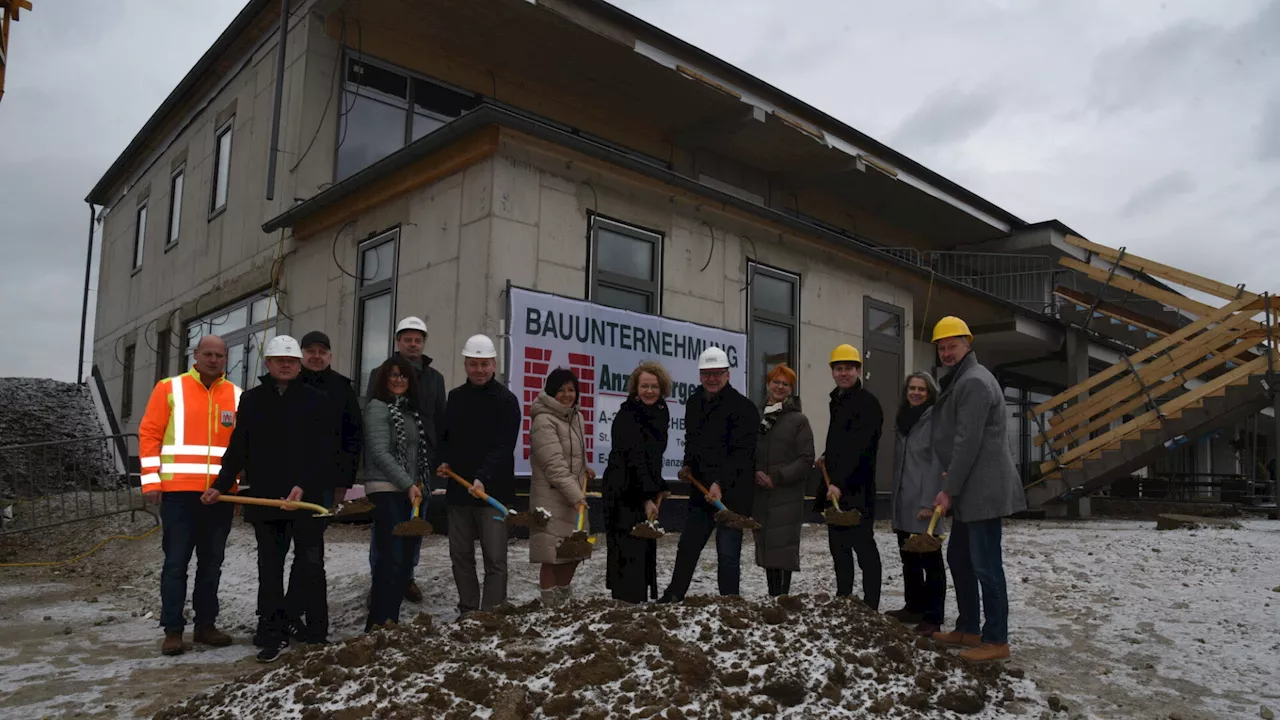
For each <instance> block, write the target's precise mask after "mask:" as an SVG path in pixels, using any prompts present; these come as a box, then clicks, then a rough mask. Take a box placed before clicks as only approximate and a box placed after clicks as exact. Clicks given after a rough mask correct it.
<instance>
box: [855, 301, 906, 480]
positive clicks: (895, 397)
mask: <svg viewBox="0 0 1280 720" xmlns="http://www.w3.org/2000/svg"><path fill="white" fill-rule="evenodd" d="M903 315H904V313H903V310H902V308H900V307H896V306H894V305H889V304H887V303H883V302H880V301H879V300H873V299H872V298H869V297H863V298H862V328H863V332H862V342H863V348H862V381H863V384H864V385H866V388H867V389H868V390H870V391H871V394H872V395H875V396H876V399H877V400H879V401H880V409H881V410H882V411H883V412H884V427H883V428H882V430H881V435H880V451H879V454H878V455H877V457H876V491H877V492H878V493H889V492H890V491H891V490H892V489H893V424H894V421H895V420H896V418H897V415H898V404H899V403H900V402H901V400H902V398H901V394H902V383H903V379H904V377H905V372H906V371H905V369H904V367H903V356H904V354H905V353H904V347H905V345H904V339H903V332H904V328H903Z"/></svg>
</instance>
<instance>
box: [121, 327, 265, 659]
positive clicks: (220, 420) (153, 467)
mask: <svg viewBox="0 0 1280 720" xmlns="http://www.w3.org/2000/svg"><path fill="white" fill-rule="evenodd" d="M194 355H195V364H194V366H193V367H192V368H191V369H190V370H189V371H187V372H185V373H183V374H181V375H177V376H175V377H171V378H166V379H164V380H161V381H160V382H159V383H157V384H156V387H155V389H154V390H152V391H151V400H150V401H149V402H148V403H147V412H146V414H145V415H143V417H142V424H141V425H139V426H138V454H139V457H140V458H141V464H142V492H143V495H144V496H145V497H146V498H147V501H148V502H149V503H152V504H155V503H157V502H158V503H160V521H161V523H162V525H163V526H164V530H163V532H164V535H163V540H162V546H163V547H164V569H163V570H162V571H161V573H160V626H161V627H163V628H164V644H163V645H162V646H161V649H160V651H161V652H162V653H164V654H165V655H181V654H182V652H183V650H184V647H183V644H182V633H183V630H184V629H185V627H186V619H185V618H184V617H183V615H182V609H183V606H184V605H186V602H187V566H188V565H189V564H190V563H191V554H192V552H193V551H194V552H195V555H196V582H195V589H194V591H193V593H192V598H191V605H192V609H193V610H194V611H195V618H194V619H195V632H194V633H192V636H191V639H192V640H193V641H195V642H197V643H201V644H203V645H212V646H215V647H225V646H227V645H230V644H231V636H230V635H228V634H226V633H224V632H222V631H221V630H219V629H218V628H217V626H215V625H214V621H215V620H216V619H217V617H218V583H219V581H220V580H221V579H222V559H223V556H224V554H225V553H226V548H227V535H228V534H230V532H231V519H232V516H233V515H234V512H233V506H232V505H229V504H227V503H219V504H216V505H205V504H203V503H201V502H200V496H201V494H203V493H204V491H205V490H207V489H208V488H209V486H210V485H211V484H213V481H214V480H215V479H216V478H217V477H218V472H219V471H220V470H221V469H222V455H223V453H225V452H226V449H227V444H228V443H229V442H230V441H231V430H232V428H234V427H235V422H236V408H237V407H238V406H239V404H240V392H241V391H240V388H238V387H236V385H235V384H234V383H232V382H231V381H230V380H227V379H226V377H225V375H224V370H225V368H226V366H227V344H226V343H225V342H223V341H222V338H220V337H217V336H216V335H206V336H204V337H203V338H201V339H200V342H199V344H198V345H196V349H195V354H194ZM235 490H236V488H234V487H233V488H232V489H231V492H235Z"/></svg>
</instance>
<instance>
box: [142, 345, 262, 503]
mask: <svg viewBox="0 0 1280 720" xmlns="http://www.w3.org/2000/svg"><path fill="white" fill-rule="evenodd" d="M241 392H242V391H241V390H240V388H239V387H237V386H236V384H235V383H233V382H231V381H230V380H228V379H227V378H226V376H223V377H220V378H218V379H217V380H215V381H214V382H213V386H212V387H208V388H206V387H205V386H204V383H203V382H200V373H198V372H196V370H195V368H194V367H193V368H191V369H190V370H188V371H187V372H185V373H183V374H181V375H177V376H175V377H171V378H165V379H164V380H161V381H160V382H159V383H156V387H155V389H154V390H152V391H151V400H149V401H148V402H147V412H146V414H145V415H143V416H142V424H141V425H139V426H138V455H139V457H140V459H141V461H142V491H143V492H150V491H152V490H161V491H163V492H181V491H189V492H204V491H205V490H207V489H208V488H209V486H210V485H212V484H213V481H214V480H216V479H218V472H219V471H220V470H222V455H223V453H225V452H226V451H227V445H228V444H229V443H230V442H231V431H232V430H233V429H234V428H235V425H236V410H237V409H238V408H239V407H240V393H241ZM235 491H236V487H234V486H233V487H232V488H231V492H235Z"/></svg>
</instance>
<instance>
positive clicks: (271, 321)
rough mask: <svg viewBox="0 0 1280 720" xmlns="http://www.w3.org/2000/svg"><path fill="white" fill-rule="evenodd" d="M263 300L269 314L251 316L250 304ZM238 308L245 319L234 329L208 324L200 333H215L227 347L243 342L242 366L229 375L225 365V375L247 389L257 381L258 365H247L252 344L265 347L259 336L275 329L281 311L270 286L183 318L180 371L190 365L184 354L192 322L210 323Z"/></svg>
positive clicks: (188, 347) (187, 352)
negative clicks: (228, 329)
mask: <svg viewBox="0 0 1280 720" xmlns="http://www.w3.org/2000/svg"><path fill="white" fill-rule="evenodd" d="M264 300H265V301H266V302H267V304H266V306H265V307H266V308H267V310H268V311H269V313H270V314H268V315H267V316H266V317H264V318H262V319H259V320H255V319H254V314H253V308H254V306H255V305H256V304H257V303H259V302H262V301H264ZM241 308H244V310H245V318H246V322H245V324H244V325H242V326H241V327H238V328H236V329H235V330H231V331H228V332H222V331H219V330H218V328H216V327H212V326H211V327H210V328H209V329H208V332H207V333H202V336H203V335H204V334H214V335H218V336H220V337H221V338H222V339H223V341H225V342H226V343H227V347H228V348H229V349H230V348H231V347H234V346H237V345H240V344H243V345H244V357H243V360H244V362H245V367H244V369H243V370H242V371H240V376H239V377H233V376H232V374H231V372H230V371H231V370H232V368H230V367H228V368H227V370H228V372H227V377H228V379H229V380H231V382H233V383H235V384H236V385H239V386H240V387H241V388H243V389H245V390H248V389H249V388H251V387H253V386H255V385H256V384H257V381H258V376H257V374H256V372H257V371H258V370H259V369H261V368H257V367H254V368H253V369H252V370H251V369H250V368H249V366H248V364H249V361H250V359H251V358H252V357H253V352H254V350H255V348H259V347H265V345H266V343H265V342H264V341H263V340H262V337H263V333H264V332H265V331H266V330H268V329H270V330H276V329H278V325H279V320H280V317H281V315H282V313H281V312H280V306H279V304H278V303H277V302H276V301H275V299H273V298H272V297H271V289H270V288H260V289H258V290H255V291H254V292H252V293H249V294H248V295H244V296H242V297H240V298H238V299H236V300H233V301H231V302H229V303H227V304H225V305H222V306H220V307H217V308H214V309H213V310H210V311H209V312H206V313H202V314H200V315H198V316H196V317H192V318H187V319H185V320H183V322H182V325H181V329H182V352H181V354H180V355H179V356H178V357H179V359H180V360H181V361H182V362H183V363H184V365H183V366H182V372H186V371H187V370H189V369H190V368H191V365H192V360H191V359H189V358H188V355H190V354H191V353H192V351H193V346H192V342H191V330H192V326H194V325H196V324H204V323H210V322H211V321H212V319H213V318H217V317H220V316H223V315H230V314H231V313H233V312H235V311H237V310H239V309H241ZM269 339H270V338H268V340H269ZM230 361H231V358H230V357H228V358H227V362H228V363H230Z"/></svg>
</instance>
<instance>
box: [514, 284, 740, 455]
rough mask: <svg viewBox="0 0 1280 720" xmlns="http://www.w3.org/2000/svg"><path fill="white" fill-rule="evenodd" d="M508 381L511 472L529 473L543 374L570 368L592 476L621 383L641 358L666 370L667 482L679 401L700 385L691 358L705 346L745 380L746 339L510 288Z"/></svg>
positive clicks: (675, 451)
mask: <svg viewBox="0 0 1280 720" xmlns="http://www.w3.org/2000/svg"><path fill="white" fill-rule="evenodd" d="M510 308H511V314H510V322H509V332H510V337H509V339H508V342H507V353H508V354H507V383H508V387H509V388H510V389H511V392H513V393H515V395H516V397H517V398H519V400H520V405H521V408H522V411H523V413H524V425H523V428H522V430H521V433H520V442H519V444H518V445H517V446H516V474H517V475H528V474H529V472H530V469H529V423H530V420H529V409H530V407H531V405H532V403H533V402H534V400H536V399H537V397H538V394H539V393H540V392H542V387H543V385H544V383H545V382H546V379H547V374H548V373H550V372H551V371H552V370H554V369H556V368H557V367H564V368H568V369H570V370H572V371H573V372H574V374H575V375H577V376H578V385H579V387H580V388H581V391H582V395H581V406H582V416H583V420H584V425H583V429H584V431H585V433H584V434H585V435H586V443H587V462H588V463H590V464H591V467H593V468H595V471H596V473H597V474H603V473H604V469H605V466H606V465H608V463H609V451H610V450H611V449H612V446H613V442H612V440H611V438H610V430H611V427H612V425H613V417H614V415H615V414H616V413H617V412H618V408H619V407H621V406H622V402H623V401H624V400H626V397H627V379H628V378H629V377H630V376H631V371H632V370H634V369H635V368H636V365H639V364H640V362H641V361H644V360H656V361H658V362H660V363H662V366H663V367H665V368H666V369H667V372H669V373H671V381H672V387H671V397H669V398H667V407H668V408H669V409H670V410H671V428H670V432H669V433H668V440H667V453H666V456H665V460H664V463H663V465H664V469H663V476H664V477H666V478H668V479H670V480H674V479H675V478H676V473H677V472H679V471H680V463H681V461H682V460H683V458H684V403H685V400H687V399H688V397H689V395H690V394H691V393H693V391H694V390H696V389H697V388H698V386H699V381H698V356H699V355H701V354H702V351H703V350H705V349H706V348H707V347H709V346H711V345H715V346H717V347H720V348H723V349H724V351H725V353H726V354H727V355H728V356H729V366H730V368H729V369H730V372H731V373H732V374H731V375H730V382H731V383H732V384H733V385H735V386H736V387H738V388H742V387H743V386H744V385H745V383H746V382H747V336H746V335H745V334H743V333H736V332H729V331H728V330H722V329H720V328H713V327H708V326H706V325H699V324H697V323H690V322H683V321H680V320H672V319H670V318H665V317H658V316H656V315H644V314H641V313H635V312H630V311H628V310H618V309H616V308H611V307H605V306H603V305H595V304H593V303H589V302H587V301H585V300H571V299H569V298H564V297H560V296H558V295H548V294H546V293H540V292H534V291H532V290H524V289H521V288H514V287H513V288H511V294H510Z"/></svg>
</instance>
